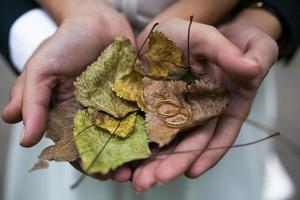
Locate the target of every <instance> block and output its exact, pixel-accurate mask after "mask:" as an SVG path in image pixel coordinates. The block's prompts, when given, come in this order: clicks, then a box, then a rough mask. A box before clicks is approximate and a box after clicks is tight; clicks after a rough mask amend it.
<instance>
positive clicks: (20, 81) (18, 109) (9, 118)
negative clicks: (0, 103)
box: [2, 72, 25, 123]
mask: <svg viewBox="0 0 300 200" xmlns="http://www.w3.org/2000/svg"><path fill="white" fill-rule="evenodd" d="M24 77H25V75H24V72H23V73H22V74H21V75H20V76H19V77H18V78H17V80H16V82H15V84H14V86H13V88H12V90H11V94H10V101H9V103H8V104H7V105H6V107H5V108H4V109H3V112H2V118H3V120H4V121H6V122H7V123H17V122H20V121H21V120H22V99H23V90H24Z"/></svg>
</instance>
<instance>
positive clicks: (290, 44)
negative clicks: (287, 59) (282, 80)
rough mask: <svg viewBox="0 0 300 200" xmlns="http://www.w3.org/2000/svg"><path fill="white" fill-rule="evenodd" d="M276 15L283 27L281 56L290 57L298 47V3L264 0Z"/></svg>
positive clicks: (299, 20) (299, 12)
mask: <svg viewBox="0 0 300 200" xmlns="http://www.w3.org/2000/svg"><path fill="white" fill-rule="evenodd" d="M264 2H265V3H266V4H267V5H268V6H270V7H272V9H274V10H275V11H276V12H277V13H278V18H279V20H280V21H281V24H282V27H283V37H282V41H281V44H282V45H283V46H284V47H283V49H284V50H283V51H284V52H281V53H282V54H283V55H287V56H292V55H293V53H294V52H295V51H296V49H297V48H298V46H299V45H300V1H299V0H264Z"/></svg>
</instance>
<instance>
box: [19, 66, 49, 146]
mask: <svg viewBox="0 0 300 200" xmlns="http://www.w3.org/2000/svg"><path fill="white" fill-rule="evenodd" d="M30 70H31V72H30V73H27V75H26V79H25V86H24V95H23V107H22V116H23V122H24V125H25V127H24V130H23V133H22V139H21V145H22V146H24V147H30V146H33V145H35V144H36V143H38V142H39V141H40V139H41V138H42V136H43V133H44V131H45V129H46V125H47V115H48V109H49V102H50V96H51V90H52V89H53V87H54V84H55V79H54V77H49V76H47V75H41V74H38V72H35V71H34V69H30Z"/></svg>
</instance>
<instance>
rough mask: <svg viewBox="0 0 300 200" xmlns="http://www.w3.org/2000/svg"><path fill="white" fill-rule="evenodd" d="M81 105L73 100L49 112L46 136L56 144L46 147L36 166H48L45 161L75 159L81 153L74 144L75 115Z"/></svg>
mask: <svg viewBox="0 0 300 200" xmlns="http://www.w3.org/2000/svg"><path fill="white" fill-rule="evenodd" d="M80 108H81V105H80V104H79V103H78V102H77V101H75V100H71V101H69V102H66V103H64V104H61V105H59V106H56V107H55V108H53V109H52V110H50V112H49V118H48V126H47V130H46V132H45V136H46V137H47V138H50V139H51V140H53V141H54V142H55V144H54V145H51V146H48V147H46V148H45V149H44V150H43V151H42V152H41V154H40V155H39V162H38V163H37V164H36V166H35V167H34V168H40V167H39V166H41V163H42V166H46V165H45V163H44V161H46V160H55V161H75V160H77V159H78V157H79V155H78V152H77V149H76V147H75V144H74V137H73V129H74V121H73V120H74V116H75V113H76V111H77V110H78V109H80Z"/></svg>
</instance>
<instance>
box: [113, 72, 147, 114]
mask: <svg viewBox="0 0 300 200" xmlns="http://www.w3.org/2000/svg"><path fill="white" fill-rule="evenodd" d="M113 90H114V91H115V92H116V94H117V95H118V96H119V97H122V98H124V99H126V100H129V101H134V102H136V103H137V105H138V106H139V108H140V109H141V110H142V111H145V102H144V98H143V75H142V74H140V73H139V72H137V71H135V70H133V71H132V72H131V73H130V74H128V75H126V76H124V77H122V78H120V79H117V80H116V81H115V83H114V87H113Z"/></svg>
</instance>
